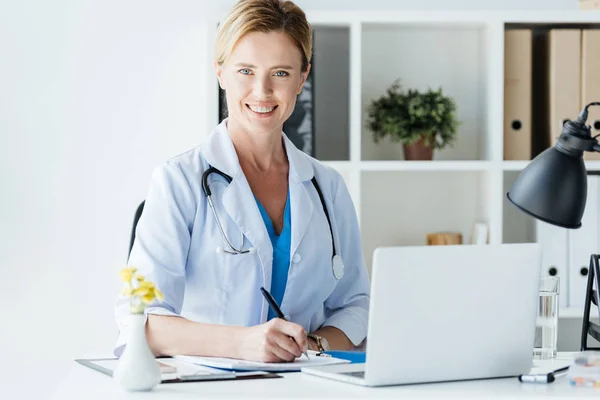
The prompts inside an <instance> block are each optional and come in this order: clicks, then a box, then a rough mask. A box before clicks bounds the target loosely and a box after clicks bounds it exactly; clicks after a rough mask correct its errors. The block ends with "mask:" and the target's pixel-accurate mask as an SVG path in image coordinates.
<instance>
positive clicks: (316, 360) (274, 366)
mask: <svg viewBox="0 0 600 400" xmlns="http://www.w3.org/2000/svg"><path fill="white" fill-rule="evenodd" d="M308 354H309V356H310V359H307V358H306V357H305V356H302V357H299V358H297V359H296V360H294V361H292V362H283V363H263V362H257V361H246V360H237V359H233V358H218V357H197V356H175V358H177V359H181V360H185V361H187V362H191V363H194V364H198V365H204V366H206V367H212V368H221V369H229V370H235V371H278V372H284V371H300V369H301V368H302V367H315V366H320V365H331V364H347V363H349V362H350V361H348V360H343V359H341V358H335V357H330V356H317V353H316V352H312V351H309V352H308Z"/></svg>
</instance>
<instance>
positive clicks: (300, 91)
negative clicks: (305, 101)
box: [296, 63, 311, 95]
mask: <svg viewBox="0 0 600 400" xmlns="http://www.w3.org/2000/svg"><path fill="white" fill-rule="evenodd" d="M310 67H311V64H310V63H309V64H308V66H307V67H306V72H304V73H303V74H302V80H301V81H300V86H299V87H298V91H297V93H296V94H297V95H298V94H300V93H302V88H303V87H304V84H305V83H306V80H307V79H308V74H310Z"/></svg>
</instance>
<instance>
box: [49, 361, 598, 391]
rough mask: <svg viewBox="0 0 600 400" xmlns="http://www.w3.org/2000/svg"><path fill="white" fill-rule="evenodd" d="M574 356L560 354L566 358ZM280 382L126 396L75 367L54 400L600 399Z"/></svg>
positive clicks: (554, 386) (475, 384) (176, 387)
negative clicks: (300, 399)
mask: <svg viewBox="0 0 600 400" xmlns="http://www.w3.org/2000/svg"><path fill="white" fill-rule="evenodd" d="M570 355H571V354H560V355H559V357H560V358H563V359H564V358H567V357H569V356H570ZM283 375H284V377H283V378H280V379H259V380H242V381H220V382H188V383H176V384H164V385H159V386H157V387H156V388H154V390H152V391H151V392H141V393H128V392H125V391H123V390H122V389H121V388H120V387H119V386H117V384H116V382H114V381H113V380H112V379H111V378H110V377H109V376H107V375H104V374H101V373H99V372H97V371H94V370H92V369H90V368H86V367H84V366H82V365H79V364H77V363H75V362H73V366H72V367H71V369H70V371H69V373H68V374H67V376H66V377H65V378H64V379H63V380H62V381H61V382H59V383H58V385H57V387H56V389H55V391H54V393H52V397H51V398H54V399H57V400H58V399H60V400H70V399H86V400H95V399H98V400H106V399H111V400H112V399H120V398H127V399H160V400H162V399H169V400H170V399H195V400H197V399H223V398H294V399H299V398H311V399H315V398H402V399H412V398H435V399H447V398H461V399H464V398H510V399H515V398H541V397H552V398H563V399H570V398H573V397H599V396H600V388H599V389H595V388H581V387H572V386H570V385H569V384H568V381H567V379H566V378H565V377H564V376H563V377H561V378H558V379H557V381H556V382H554V383H551V384H526V383H521V382H519V381H518V379H517V378H504V379H488V380H477V381H464V382H450V383H434V384H420V385H405V386H389V387H380V388H366V387H361V386H356V385H352V384H348V383H343V382H336V381H332V380H328V379H322V378H318V377H313V376H310V375H306V374H303V373H299V372H298V373H287V374H283Z"/></svg>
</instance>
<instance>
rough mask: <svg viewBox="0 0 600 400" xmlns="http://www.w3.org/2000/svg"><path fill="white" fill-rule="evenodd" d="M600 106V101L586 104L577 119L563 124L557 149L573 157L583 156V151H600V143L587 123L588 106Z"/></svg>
mask: <svg viewBox="0 0 600 400" xmlns="http://www.w3.org/2000/svg"><path fill="white" fill-rule="evenodd" d="M591 106H600V102H596V101H595V102H592V103H589V104H588V105H586V106H585V107H584V108H583V110H581V112H580V113H579V115H578V116H577V118H576V119H575V121H567V122H565V123H564V125H563V129H562V133H561V135H560V137H559V139H558V142H557V144H556V149H557V150H558V151H560V152H562V153H564V154H567V155H570V156H571V157H581V155H582V154H583V152H585V151H591V152H600V143H598V141H597V140H596V137H592V135H591V126H589V125H586V124H585V122H586V121H587V118H588V108H590V107H591Z"/></svg>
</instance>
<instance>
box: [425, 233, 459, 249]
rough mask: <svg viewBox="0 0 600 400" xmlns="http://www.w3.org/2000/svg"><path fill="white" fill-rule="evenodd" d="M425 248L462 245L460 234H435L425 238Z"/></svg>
mask: <svg viewBox="0 0 600 400" xmlns="http://www.w3.org/2000/svg"><path fill="white" fill-rule="evenodd" d="M426 243H427V246H445V245H453V244H462V243H463V240H462V233H460V232H435V233H428V234H427V236H426Z"/></svg>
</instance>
